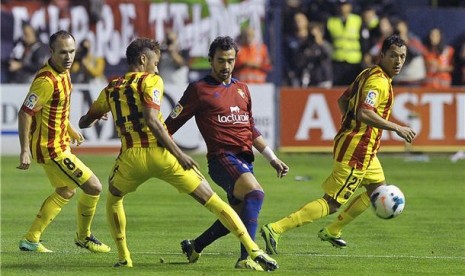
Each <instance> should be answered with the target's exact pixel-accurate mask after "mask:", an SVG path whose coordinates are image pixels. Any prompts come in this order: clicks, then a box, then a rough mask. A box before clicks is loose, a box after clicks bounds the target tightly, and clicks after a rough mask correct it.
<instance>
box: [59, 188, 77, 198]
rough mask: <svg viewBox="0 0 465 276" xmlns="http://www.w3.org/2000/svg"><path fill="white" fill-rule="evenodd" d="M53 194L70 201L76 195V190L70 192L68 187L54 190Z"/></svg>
mask: <svg viewBox="0 0 465 276" xmlns="http://www.w3.org/2000/svg"><path fill="white" fill-rule="evenodd" d="M55 192H56V193H57V194H59V195H60V196H61V197H62V198H64V199H71V198H72V197H73V196H74V195H75V194H76V189H72V190H70V189H69V188H68V187H63V188H56V189H55Z"/></svg>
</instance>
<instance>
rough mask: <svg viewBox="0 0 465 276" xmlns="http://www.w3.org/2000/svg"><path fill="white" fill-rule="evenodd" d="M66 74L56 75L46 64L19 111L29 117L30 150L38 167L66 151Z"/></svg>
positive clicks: (68, 81)
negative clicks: (30, 120)
mask: <svg viewBox="0 0 465 276" xmlns="http://www.w3.org/2000/svg"><path fill="white" fill-rule="evenodd" d="M71 90H72V85H71V78H70V76H69V72H68V71H65V72H63V73H58V72H57V71H55V70H54V69H53V67H52V66H50V64H49V63H48V62H47V63H46V64H45V65H44V66H43V67H42V68H41V69H40V70H39V71H38V72H37V74H36V76H35V78H34V80H33V82H32V84H31V87H30V89H29V93H28V94H27V96H26V100H25V101H24V103H23V105H22V107H21V110H23V111H24V112H26V113H28V114H29V115H31V116H32V126H31V133H30V135H31V136H30V138H31V139H30V140H29V141H30V148H31V154H32V157H33V158H34V159H35V160H36V161H37V162H39V163H45V162H46V161H47V160H50V159H53V158H55V157H57V156H58V155H59V154H60V153H61V152H63V151H65V150H66V149H67V148H69V144H70V138H69V135H68V125H69V110H70V97H71Z"/></svg>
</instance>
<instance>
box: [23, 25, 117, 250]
mask: <svg viewBox="0 0 465 276" xmlns="http://www.w3.org/2000/svg"><path fill="white" fill-rule="evenodd" d="M49 45H50V52H51V58H50V59H49V60H48V62H47V63H46V64H45V65H44V66H43V67H42V68H41V69H40V70H39V71H38V72H37V74H36V77H35V79H34V81H33V82H32V84H31V88H30V89H29V93H28V94H27V96H26V100H25V101H24V103H23V105H22V107H21V110H20V111H19V114H18V129H19V140H20V144H21V154H20V164H19V166H18V167H17V168H18V169H21V170H27V169H28V168H29V166H30V164H31V156H32V158H34V159H35V160H36V161H37V163H39V164H40V165H42V167H43V168H44V170H45V172H46V174H47V177H48V178H49V180H50V183H51V184H52V186H53V187H54V188H55V191H54V192H53V193H52V194H51V195H50V196H49V197H48V198H47V199H46V200H45V201H44V203H43V204H42V207H41V208H40V211H39V213H38V214H37V217H36V219H35V220H34V222H33V223H32V225H31V227H30V228H29V231H28V232H27V233H26V235H25V237H24V238H23V239H22V240H21V241H20V242H19V249H20V250H22V251H35V252H51V250H49V249H47V248H46V247H45V246H44V245H43V244H42V243H41V242H40V238H41V235H42V233H43V231H44V230H45V229H46V228H47V226H48V225H49V224H50V222H52V221H53V219H54V218H55V217H56V216H57V215H58V214H59V213H60V211H61V208H63V207H64V206H65V205H66V204H68V202H69V200H70V199H71V198H72V197H73V196H74V194H75V193H76V188H78V187H79V188H80V189H81V190H82V191H83V193H82V194H81V195H80V197H79V200H78V206H77V207H78V220H77V222H78V223H77V224H78V230H77V232H76V236H75V239H74V241H75V243H76V245H78V246H80V247H83V248H85V249H88V250H89V251H92V252H109V251H110V247H108V246H107V245H105V244H103V243H101V242H100V241H99V240H98V239H97V238H95V236H94V235H92V233H91V231H90V226H91V222H92V219H93V217H94V214H95V210H96V208H97V203H98V200H99V198H100V192H101V191H102V184H100V181H99V179H98V178H97V176H95V174H94V173H93V172H92V171H91V170H90V169H89V168H88V167H87V166H86V165H85V164H84V163H82V162H81V161H80V160H79V158H77V157H76V156H75V155H74V154H72V153H71V149H70V142H76V144H77V145H79V144H81V143H82V141H83V140H84V137H83V136H82V134H81V133H79V132H78V131H77V130H76V129H75V128H74V127H73V126H72V125H71V123H70V121H69V114H70V112H69V108H70V99H71V91H72V84H71V78H70V76H69V69H70V68H71V65H72V64H73V60H74V55H75V53H76V43H75V41H74V37H73V36H72V35H71V34H70V33H68V32H66V31H58V32H56V33H55V34H53V35H52V36H51V37H50V43H49Z"/></svg>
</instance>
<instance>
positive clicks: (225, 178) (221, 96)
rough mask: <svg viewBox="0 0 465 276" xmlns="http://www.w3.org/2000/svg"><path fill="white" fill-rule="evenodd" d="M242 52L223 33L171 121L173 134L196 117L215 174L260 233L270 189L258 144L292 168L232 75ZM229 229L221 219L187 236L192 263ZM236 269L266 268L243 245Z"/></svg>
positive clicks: (281, 170) (279, 167) (273, 160)
mask: <svg viewBox="0 0 465 276" xmlns="http://www.w3.org/2000/svg"><path fill="white" fill-rule="evenodd" d="M237 52H238V47H237V45H236V43H235V42H234V41H233V39H232V38H230V37H217V38H216V39H215V40H214V41H213V42H212V43H211V45H210V49H209V53H208V57H209V62H210V65H211V73H210V74H209V75H208V76H206V77H204V78H203V79H201V80H199V81H196V82H193V83H191V84H189V86H188V87H187V89H186V91H185V92H184V95H183V96H182V98H181V99H180V100H179V102H178V104H177V105H176V106H175V108H174V109H173V111H172V112H171V114H170V116H169V117H168V118H167V120H166V122H165V123H166V126H167V128H168V131H169V132H170V133H171V134H173V133H175V132H176V131H177V130H178V129H179V128H180V127H181V126H182V125H184V124H185V123H186V122H187V121H188V120H189V119H191V118H192V117H194V116H195V120H196V122H197V126H198V127H199V130H200V132H201V134H202V136H203V138H204V139H205V142H206V144H207V149H208V153H207V159H208V169H209V174H210V176H211V178H212V179H213V181H215V182H216V183H217V184H218V185H219V186H221V187H222V188H223V189H224V190H225V191H226V193H227V196H228V200H229V203H230V205H231V206H232V207H233V208H234V209H235V210H236V211H237V212H238V214H239V215H240V217H241V219H242V221H243V222H244V224H245V226H246V227H247V231H248V232H249V234H250V236H251V237H252V238H255V232H256V230H257V219H258V215H259V212H260V209H261V206H262V203H263V199H264V192H263V188H262V187H261V185H260V184H259V182H258V181H257V179H256V178H255V176H254V171H253V163H252V162H253V161H254V154H253V151H252V147H255V148H256V149H257V150H258V151H259V152H261V153H262V154H263V155H264V156H265V158H266V159H267V160H268V161H269V162H270V164H271V166H272V167H273V168H274V169H276V171H277V175H278V177H283V176H285V175H286V174H287V172H288V171H289V167H288V166H287V165H286V164H285V163H283V162H282V161H281V160H279V159H278V158H277V157H276V155H275V154H274V153H273V151H272V150H271V149H270V147H268V146H267V144H266V142H265V140H264V138H263V137H262V136H261V134H260V132H259V131H258V130H257V129H256V128H255V124H254V119H253V116H252V101H251V96H250V92H249V88H248V87H247V85H246V84H245V83H243V82H240V81H239V80H237V79H234V78H232V72H233V69H234V64H235V61H236V56H237ZM228 233H229V230H228V229H226V228H225V227H224V226H223V225H222V224H221V222H220V221H216V222H214V223H213V225H211V226H210V228H208V229H207V230H206V231H205V232H204V233H203V234H201V235H200V236H199V237H197V238H196V239H194V240H184V241H182V242H181V247H182V250H183V252H184V253H185V254H186V255H187V257H188V260H189V262H191V263H194V262H196V261H197V260H198V258H199V257H200V253H201V252H202V250H203V249H204V248H205V247H207V246H208V245H209V244H211V243H212V242H214V241H215V240H216V239H218V238H220V237H222V236H225V235H227V234H228ZM236 268H243V269H252V270H260V267H259V266H257V264H256V263H255V262H254V261H253V260H252V259H251V258H249V257H248V254H247V251H246V250H245V248H244V247H243V246H242V247H241V256H240V258H239V260H238V261H237V263H236Z"/></svg>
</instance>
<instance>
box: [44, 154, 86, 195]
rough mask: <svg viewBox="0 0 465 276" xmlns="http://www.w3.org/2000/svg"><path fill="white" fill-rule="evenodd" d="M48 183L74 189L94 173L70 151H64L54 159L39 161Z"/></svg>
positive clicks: (56, 186) (57, 186)
mask: <svg viewBox="0 0 465 276" xmlns="http://www.w3.org/2000/svg"><path fill="white" fill-rule="evenodd" d="M41 165H42V167H43V168H44V170H45V173H46V174H47V177H48V179H49V180H50V183H51V184H52V186H53V187H55V188H61V187H65V186H66V187H69V188H71V189H75V188H77V187H79V186H81V185H83V184H84V183H86V182H87V180H89V178H90V177H91V176H92V174H94V173H93V172H92V171H91V170H90V169H89V168H88V167H87V166H86V165H84V163H82V161H81V160H79V158H77V157H76V155H74V154H72V153H71V151H68V150H67V151H65V152H63V153H62V154H60V155H59V156H58V157H56V158H55V159H52V160H49V161H47V162H45V163H41Z"/></svg>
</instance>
